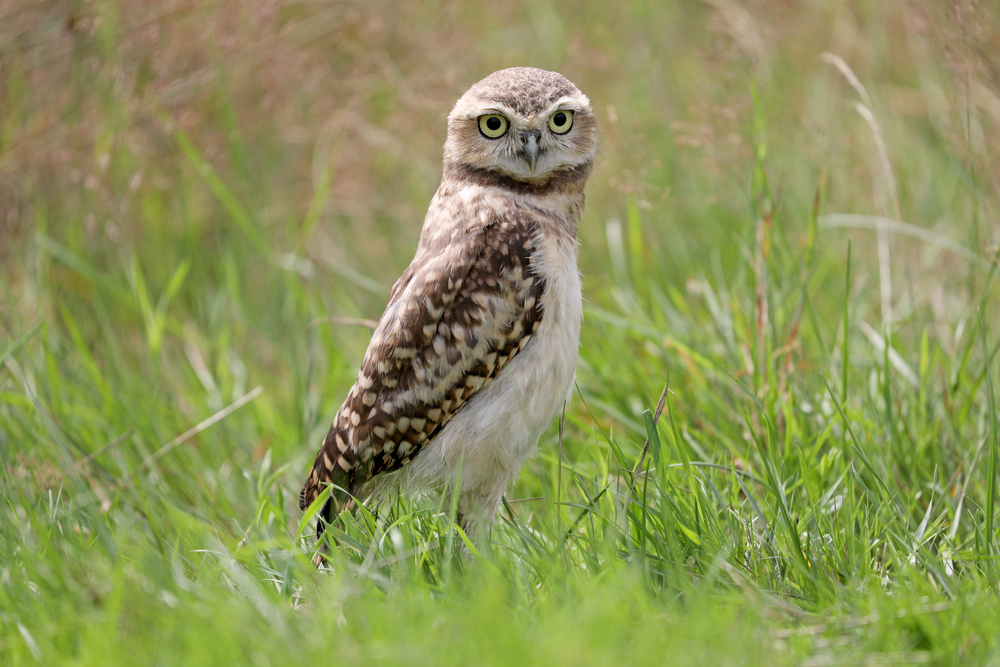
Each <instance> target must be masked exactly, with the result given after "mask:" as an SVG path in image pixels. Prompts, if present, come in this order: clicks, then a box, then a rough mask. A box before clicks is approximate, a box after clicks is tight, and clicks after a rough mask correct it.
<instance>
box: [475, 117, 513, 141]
mask: <svg viewBox="0 0 1000 667" xmlns="http://www.w3.org/2000/svg"><path fill="white" fill-rule="evenodd" d="M508 125H509V124H508V123H507V119H506V118H504V117H503V116H501V115H500V114H498V113H491V114H487V115H485V116H480V117H479V131H480V132H482V133H483V136H484V137H486V138H487V139H499V138H500V137H502V136H503V135H505V134H507V127H508Z"/></svg>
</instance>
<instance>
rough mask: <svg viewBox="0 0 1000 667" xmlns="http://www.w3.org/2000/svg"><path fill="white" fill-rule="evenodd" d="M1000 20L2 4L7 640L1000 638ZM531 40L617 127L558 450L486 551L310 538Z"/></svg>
mask: <svg viewBox="0 0 1000 667" xmlns="http://www.w3.org/2000/svg"><path fill="white" fill-rule="evenodd" d="M869 5H871V6H869ZM998 54H1000V11H998V10H997V9H996V8H994V7H992V5H991V4H990V3H976V2H967V1H957V2H953V3H945V2H938V3H918V2H907V1H904V0H886V1H885V2H879V3H851V2H833V1H829V2H826V1H823V0H820V1H818V2H778V1H775V0H745V1H743V2H738V1H736V0H710V1H708V2H705V3H699V4H696V3H677V5H676V6H672V7H671V6H661V3H646V2H641V1H636V2H630V3H626V4H624V5H623V4H621V3H608V2H596V1H594V2H591V1H589V0H588V1H584V2H574V3H569V2H567V3H555V2H545V1H536V2H531V3H509V2H504V1H500V2H494V3H489V4H485V5H483V4H475V5H466V4H464V3H458V2H447V1H446V2H436V3H424V2H416V1H414V2H406V1H400V2H381V3H371V2H359V1H356V0H346V1H344V2H338V3H330V4H326V3H314V2H294V1H292V0H255V1H249V2H235V1H234V2H220V1H217V0H210V1H209V2H180V1H177V2H157V3H141V2H136V1H135V0H118V1H114V0H105V1H102V2H81V1H77V0H48V1H46V2H30V3H29V2H25V1H23V0H7V1H6V2H0V480H2V482H0V493H2V497H3V502H2V505H0V662H2V663H3V664H5V665H20V664H35V663H38V662H41V663H43V664H77V665H87V664H100V665H112V664H130V665H131V664H158V665H170V664H183V665H195V664H234V663H235V664H252V665H269V664H275V665H278V664H294V663H301V664H315V663H330V662H336V663H337V664H355V663H370V662H373V661H379V662H380V663H382V664H407V665H417V664H463V663H471V662H477V663H482V664H507V663H514V664H527V663H538V664H546V665H548V664H573V665H579V664H607V663H612V662H614V663H617V664H647V663H650V664H677V665H686V664H692V665H703V664H751V665H752V664H760V665H785V664H788V665H792V664H806V665H827V664H852V665H853V664H869V663H870V664H906V663H925V662H929V663H935V664H961V665H971V664H996V663H998V662H1000V642H998V640H997V633H996V630H995V628H996V618H997V617H998V614H1000V602H998V598H997V586H998V583H1000V567H998V564H1000V561H998V553H1000V543H998V539H997V531H996V524H997V518H996V514H997V485H996V482H997V474H996V473H997V470H996V466H997V463H998V446H1000V445H998V430H1000V429H998V426H997V419H996V418H997V415H996V410H995V404H996V403H995V397H994V385H995V383H996V381H997V379H998V375H997V368H998V366H1000V359H997V356H996V353H997V350H998V349H1000V330H998V328H997V324H998V323H1000V308H998V305H997V304H998V301H1000V297H998V295H997V288H996V286H995V284H994V283H995V282H996V280H995V279H996V269H997V255H998V245H997V242H998V231H1000V230H998V228H997V221H998V220H1000V217H998V213H1000V164H998V162H997V160H996V156H997V155H998V148H1000V56H998ZM512 65H534V66H538V67H543V68H548V69H555V70H558V71H560V72H562V73H563V74H565V75H566V76H567V77H568V78H570V79H571V80H572V81H574V82H575V83H576V84H577V85H578V86H579V87H580V88H581V90H583V91H584V92H585V93H587V94H588V95H589V96H590V99H591V100H592V102H593V104H594V108H595V111H596V112H597V113H598V115H599V116H600V119H601V122H602V134H601V137H602V140H601V148H600V154H599V157H598V163H597V167H596V169H595V172H594V175H593V177H592V178H591V181H590V183H589V185H588V190H587V192H588V207H587V211H586V213H585V215H584V218H583V220H582V222H581V225H580V230H579V236H580V241H581V262H580V264H581V271H582V272H583V274H584V292H585V298H586V304H585V320H584V325H583V333H582V344H581V349H580V364H579V369H578V378H577V391H576V393H575V396H574V399H573V401H572V402H571V404H570V405H569V406H568V408H567V412H566V418H565V428H564V431H563V434H562V438H561V439H560V435H559V429H558V427H557V425H556V424H553V427H552V428H551V429H550V430H549V431H548V432H547V433H546V434H545V435H543V437H542V440H541V443H540V448H539V453H538V455H537V457H535V458H534V459H533V460H532V461H531V462H530V463H529V465H528V466H527V467H526V468H525V470H524V471H523V474H522V475H521V477H520V479H519V480H518V481H517V483H516V485H514V486H513V487H512V488H510V489H509V491H508V494H507V496H506V499H507V505H506V506H505V508H504V510H503V512H502V517H501V520H500V521H498V523H497V524H496V526H495V528H494V529H493V532H492V534H491V535H490V539H489V540H477V541H466V538H465V537H464V535H463V534H461V533H460V531H458V530H457V529H456V527H455V525H454V510H455V498H454V497H452V496H451V495H450V494H447V493H446V494H444V495H431V496H429V497H427V498H422V499H400V500H398V501H396V502H394V503H392V504H391V505H389V506H386V507H383V508H382V509H381V510H380V511H379V512H378V513H377V514H375V513H373V512H369V511H366V510H365V509H360V510H359V511H358V512H357V513H356V514H354V515H351V514H344V515H342V516H341V518H340V519H339V522H338V524H337V525H336V527H335V529H334V530H333V531H332V534H333V535H334V537H335V538H336V544H335V545H334V548H333V549H332V551H331V560H330V569H329V570H328V571H325V572H317V571H316V570H315V569H314V568H313V567H312V566H311V565H310V557H311V555H312V550H313V548H314V541H313V539H312V531H313V529H312V526H311V525H309V524H310V522H309V521H308V520H306V519H307V518H308V514H309V512H307V516H306V517H303V515H302V513H300V512H299V511H298V508H297V494H298V489H299V486H300V483H301V481H302V480H303V478H304V476H305V473H306V471H307V469H308V466H309V465H310V464H311V462H312V457H313V455H314V454H315V451H316V448H317V446H318V444H319V442H320V441H321V439H322V437H323V435H324V434H325V432H326V429H327V428H328V426H329V423H330V421H331V419H332V418H333V415H334V413H335V412H336V409H337V408H338V407H339V405H340V402H341V400H342V399H343V397H344V395H345V393H346V391H347V389H348V388H349V386H350V385H351V383H352V381H353V379H354V377H355V375H356V372H357V368H358V365H359V363H360V360H361V356H362V354H363V352H364V349H365V346H366V344H367V341H368V337H369V336H370V329H369V328H368V325H367V321H369V320H371V319H374V318H377V317H378V316H379V314H380V313H381V310H382V308H383V306H384V304H385V299H386V297H387V294H388V289H389V287H390V286H391V285H392V283H393V281H394V280H395V278H396V277H397V276H398V275H399V273H401V271H402V270H403V268H405V266H406V264H407V262H408V261H409V259H410V258H411V257H412V253H413V250H414V248H415V246H416V239H417V235H418V233H419V229H420V224H421V221H422V218H423V213H424V211H425V210H426V207H427V204H428V202H429V200H430V197H431V196H432V194H433V192H434V189H435V188H436V186H437V181H438V179H439V177H440V151H441V145H442V143H443V138H444V131H445V125H444V119H445V116H446V114H447V112H448V111H449V109H450V106H451V104H452V103H453V102H454V100H455V99H457V97H458V96H459V95H460V94H461V93H462V92H463V91H464V90H466V89H467V88H468V87H469V85H471V84H472V83H473V82H475V81H476V80H478V79H479V78H482V77H483V76H485V75H486V74H488V73H490V72H492V71H494V70H496V69H499V68H502V67H507V66H512ZM665 387H666V388H667V391H666V393H664V388H665ZM661 396H663V397H664V399H665V400H664V401H663V405H662V412H660V411H658V409H657V408H658V403H659V402H660V398H661ZM313 510H315V508H313Z"/></svg>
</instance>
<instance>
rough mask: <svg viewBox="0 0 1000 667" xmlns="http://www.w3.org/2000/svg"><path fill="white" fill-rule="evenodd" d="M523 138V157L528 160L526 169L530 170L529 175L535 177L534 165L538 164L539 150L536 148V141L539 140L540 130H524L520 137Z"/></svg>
mask: <svg viewBox="0 0 1000 667" xmlns="http://www.w3.org/2000/svg"><path fill="white" fill-rule="evenodd" d="M522 136H523V137H524V149H523V152H524V157H526V158H527V159H528V168H529V169H530V170H531V175H532V176H534V175H535V165H536V164H537V163H538V152H539V151H540V150H541V148H540V147H539V146H538V140H539V139H541V137H542V133H541V131H540V130H526V131H525V132H524V134H523V135H522Z"/></svg>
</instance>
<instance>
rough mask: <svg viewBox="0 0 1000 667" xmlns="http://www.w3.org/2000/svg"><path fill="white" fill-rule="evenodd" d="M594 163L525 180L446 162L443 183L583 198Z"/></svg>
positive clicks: (520, 192)
mask: <svg viewBox="0 0 1000 667" xmlns="http://www.w3.org/2000/svg"><path fill="white" fill-rule="evenodd" d="M593 168H594V163H593V162H592V161H591V162H585V163H584V164H581V165H577V166H575V167H567V168H565V169H558V170H556V171H553V172H551V173H549V174H547V175H545V176H544V177H543V178H537V179H532V180H530V181H522V180H519V179H516V178H513V177H511V176H509V175H507V174H504V173H502V172H499V171H493V170H491V169H483V168H481V167H472V166H470V165H466V164H460V163H446V164H445V168H444V174H443V177H442V179H441V184H442V185H444V184H445V183H447V182H448V181H451V182H453V183H459V184H463V185H468V184H473V185H479V186H481V187H484V188H499V189H501V190H505V191H507V192H510V193H513V194H516V195H529V196H530V195H534V196H538V197H543V198H544V197H548V196H552V195H557V196H562V197H566V196H570V197H572V196H573V195H579V196H580V197H581V198H582V197H583V187H584V185H586V183H587V178H588V177H589V176H590V172H591V170H592V169H593Z"/></svg>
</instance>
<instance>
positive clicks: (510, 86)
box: [299, 67, 597, 535]
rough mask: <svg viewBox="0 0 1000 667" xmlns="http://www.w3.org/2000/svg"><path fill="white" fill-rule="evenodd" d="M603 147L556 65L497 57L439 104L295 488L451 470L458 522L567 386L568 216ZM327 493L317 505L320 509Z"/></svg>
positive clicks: (572, 288)
mask: <svg viewBox="0 0 1000 667" xmlns="http://www.w3.org/2000/svg"><path fill="white" fill-rule="evenodd" d="M596 152H597V120H596V118H595V117H594V114H593V112H592V111H591V109H590V101H589V100H588V99H587V97H586V96H585V95H584V94H583V93H581V92H580V91H579V90H578V89H577V87H576V86H574V85H573V84H572V83H571V82H570V81H568V80H567V79H566V78H565V77H563V76H562V75H561V74H557V73H555V72H546V71H544V70H540V69H534V68H531V67H513V68H510V69H505V70H501V71H499V72H495V73H493V74H491V75H490V76H488V77H486V78H485V79H483V80H482V81H480V82H479V83H477V84H476V85H474V86H472V88H470V89H469V91H468V92H466V93H465V94H464V95H463V96H462V97H461V99H459V100H458V102H457V103H456V104H455V108H454V109H452V111H451V113H450V114H449V116H448V137H447V139H446V141H445V144H444V173H443V176H442V178H441V186H440V187H439V188H438V190H437V193H436V194H435V195H434V198H433V200H431V204H430V209H429V210H428V211H427V217H426V218H425V219H424V226H423V229H422V231H421V233H420V242H419V244H418V245H417V252H416V256H415V257H414V258H413V261H412V262H411V263H410V266H409V267H408V268H407V269H406V271H404V272H403V275H402V277H400V279H399V280H398V281H396V284H395V285H394V286H393V288H392V293H391V295H390V296H389V303H388V305H387V306H386V309H385V312H384V313H383V314H382V317H381V319H380V320H379V322H378V327H377V328H376V329H375V333H374V334H373V335H372V339H371V343H369V345H368V350H367V352H366V353H365V358H364V361H363V362H362V364H361V371H360V372H359V373H358V379H357V382H355V384H354V386H353V387H351V390H350V392H349V393H348V394H347V399H346V400H345V401H344V404H343V405H342V406H341V408H340V410H339V411H338V412H337V416H336V418H335V419H334V420H333V425H332V426H331V427H330V432H329V433H328V434H327V436H326V439H325V440H324V441H323V446H322V447H320V450H319V453H318V454H317V456H316V462H315V464H314V465H313V469H312V472H311V473H310V474H309V478H308V479H307V480H306V483H305V486H304V487H303V489H302V494H301V496H300V498H299V506H300V507H301V508H302V509H303V510H304V509H305V508H306V507H308V506H309V505H310V504H311V503H312V502H313V501H314V500H315V499H316V497H317V495H318V494H319V493H320V491H322V488H323V486H324V485H325V484H328V483H329V484H334V485H336V486H338V487H341V488H342V489H346V490H348V491H350V493H351V495H353V496H355V497H368V496H372V495H374V496H376V497H378V496H382V495H384V492H385V491H387V490H389V489H403V490H410V491H421V490H426V489H433V488H440V487H444V486H446V485H448V484H450V483H452V482H453V481H454V480H456V479H460V480H461V494H460V500H459V507H460V511H461V512H462V516H463V521H464V523H465V526H466V527H467V528H468V529H469V530H470V531H472V532H479V531H482V529H483V528H485V527H488V526H489V524H490V522H491V521H492V519H493V516H494V514H495V512H496V510H497V506H498V505H499V504H500V501H501V498H502V496H503V493H504V489H505V488H506V487H507V484H508V482H510V481H511V480H512V479H513V478H514V477H515V476H516V475H517V473H518V471H519V470H520V468H521V465H522V464H523V463H524V461H525V459H526V458H527V457H529V456H530V455H531V454H532V453H533V452H534V450H535V447H536V446H537V444H538V437H539V435H540V434H541V432H542V431H543V430H544V429H545V428H546V427H547V426H548V425H549V424H550V423H551V422H552V420H553V418H554V417H555V416H556V415H557V414H558V413H559V411H560V409H561V408H562V406H563V404H564V401H565V400H566V399H567V398H568V396H569V393H570V391H571V386H572V383H573V376H574V373H575V370H576V358H577V348H578V347H579V340H580V321H581V319H582V299H581V292H580V275H579V272H578V270H577V262H576V260H577V240H576V226H577V222H578V221H579V219H580V214H581V213H582V212H583V205H584V194H583V188H584V184H585V183H586V181H587V177H588V176H589V175H590V172H591V169H592V167H593V164H594V156H595V154H596ZM342 500H343V498H342V497H341V496H339V495H337V494H335V496H334V497H333V498H331V500H330V501H329V502H328V503H327V504H326V506H325V507H324V508H323V511H322V513H321V517H322V518H321V519H320V521H319V525H318V533H317V534H318V535H321V534H322V532H323V529H324V526H325V523H326V522H328V521H330V520H331V518H332V514H333V512H334V510H335V508H336V507H337V505H338V503H339V502H341V501H342Z"/></svg>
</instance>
